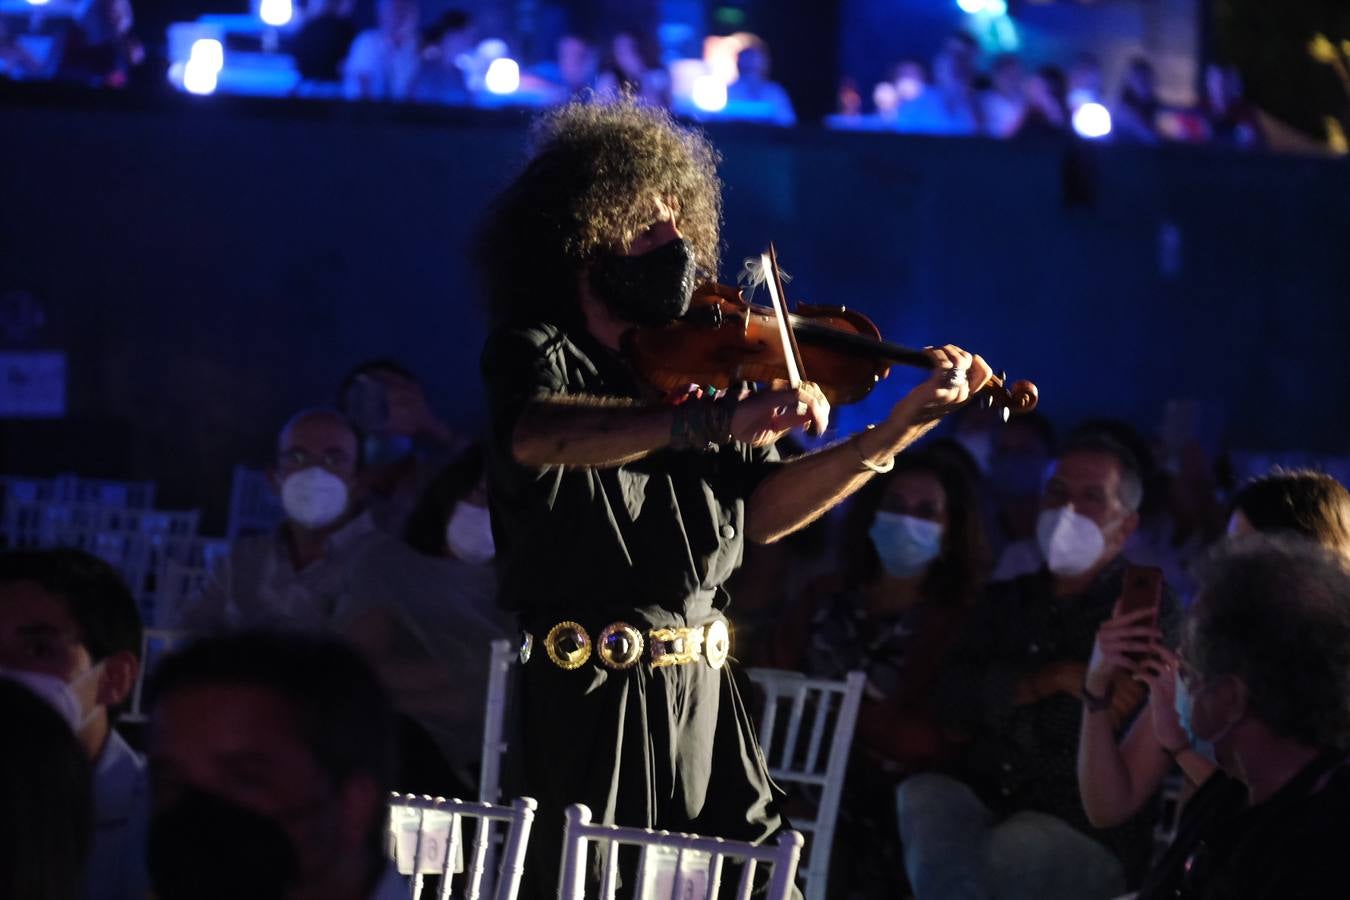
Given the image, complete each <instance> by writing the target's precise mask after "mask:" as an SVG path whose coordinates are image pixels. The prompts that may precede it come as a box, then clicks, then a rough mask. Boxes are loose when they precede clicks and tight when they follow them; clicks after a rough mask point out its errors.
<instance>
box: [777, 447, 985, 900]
mask: <svg viewBox="0 0 1350 900" xmlns="http://www.w3.org/2000/svg"><path fill="white" fill-rule="evenodd" d="M978 511H979V503H978V499H977V493H976V490H975V486H974V484H973V483H972V480H971V477H970V476H969V475H968V474H967V472H966V470H965V468H964V467H963V466H962V465H961V464H960V463H957V462H953V461H950V460H948V459H946V458H944V457H942V456H940V455H937V454H934V453H931V452H920V453H916V454H913V455H906V456H901V457H899V458H898V459H897V460H896V464H895V469H894V470H893V471H892V472H891V473H890V474H889V475H886V476H884V477H882V478H878V479H877V480H876V481H874V482H873V483H872V484H871V485H869V486H868V487H867V488H866V489H864V491H863V492H861V493H860V494H859V497H858V503H857V504H856V506H855V507H853V508H852V509H851V510H850V512H849V516H848V517H847V519H846V520H845V523H844V526H843V527H844V533H845V535H846V536H847V537H846V539H845V541H844V545H843V546H844V549H845V553H846V554H847V556H846V560H845V563H844V568H843V570H842V571H841V572H839V573H836V574H831V575H829V576H826V577H823V578H818V579H816V580H815V581H814V582H812V583H811V585H810V586H809V587H808V589H807V591H806V594H805V596H804V597H803V598H802V601H801V602H800V603H798V604H796V605H795V607H793V608H791V609H792V612H791V613H790V614H789V615H788V616H787V617H786V620H785V621H783V622H782V624H781V625H780V627H779V629H778V633H777V640H776V642H775V647H774V654H773V658H772V659H771V660H770V661H769V662H770V664H772V665H774V666H776V667H779V668H785V669H800V670H804V671H806V672H807V673H808V674H810V675H813V676H817V677H822V678H835V679H837V678H842V677H844V676H845V675H846V674H847V673H848V672H850V671H853V670H862V671H863V672H865V673H866V675H867V687H866V689H865V693H864V695H863V703H862V706H861V707H860V708H859V711H858V723H857V732H856V736H855V738H854V744H855V747H856V748H857V750H858V751H859V752H857V753H856V754H855V755H854V757H853V760H852V761H851V762H850V768H849V784H848V786H847V788H846V790H847V792H848V794H847V796H846V798H845V803H846V805H847V806H848V808H849V809H851V810H852V811H853V813H854V815H853V817H852V818H851V821H850V823H847V824H845V823H841V827H842V828H844V831H841V833H840V834H839V835H838V836H837V837H838V838H839V840H838V844H839V846H840V847H841V848H846V849H844V850H841V852H844V853H846V854H848V855H847V856H846V857H843V858H841V859H840V860H839V862H840V863H846V862H847V863H856V866H855V865H842V866H841V867H840V871H846V872H857V873H858V877H857V880H854V881H851V882H849V886H850V888H852V889H854V890H856V891H859V892H861V893H864V894H871V893H877V892H880V891H882V890H883V889H884V887H883V883H882V882H884V881H885V879H888V878H890V877H893V875H892V873H891V872H889V871H878V866H877V865H876V861H877V860H879V859H883V858H886V857H887V856H890V857H892V858H893V856H894V853H895V848H896V846H897V844H898V835H896V834H895V830H894V827H893V824H892V823H893V821H894V813H893V805H894V797H895V789H896V787H897V785H898V784H899V783H900V782H901V780H902V779H903V778H905V777H906V776H908V775H910V774H912V773H913V772H916V771H924V770H927V769H931V768H933V767H934V766H936V765H939V764H942V763H946V762H949V761H950V760H951V758H952V756H953V753H954V751H955V749H956V746H957V745H956V744H955V743H954V742H952V741H951V740H949V739H948V737H947V735H945V734H944V733H943V731H942V729H941V728H940V727H939V726H938V723H937V721H936V716H935V714H934V710H933V709H932V704H931V700H932V688H933V681H934V679H935V678H936V676H937V673H938V671H939V669H940V667H941V666H942V664H943V663H944V661H945V659H946V657H947V654H948V652H949V650H950V648H951V645H952V642H953V640H954V639H955V638H956V636H957V635H958V634H959V632H960V627H961V624H962V623H963V622H964V620H965V617H966V614H967V612H968V611H969V608H970V606H971V604H972V603H973V602H974V601H975V599H976V597H977V596H978V595H979V592H980V590H981V587H982V585H983V577H984V573H985V572H986V571H987V569H988V562H989V554H988V548H987V546H986V544H985V538H984V529H983V526H982V524H981V518H980V516H979V514H978ZM854 823H856V824H857V827H856V828H855V827H854ZM888 826H889V827H888ZM874 873H875V874H874Z"/></svg>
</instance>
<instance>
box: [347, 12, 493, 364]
mask: <svg viewBox="0 0 1350 900" xmlns="http://www.w3.org/2000/svg"><path fill="white" fill-rule="evenodd" d="M474 43H475V29H474V24H473V19H472V18H470V16H469V15H468V14H467V13H464V12H461V11H460V10H457V9H452V10H448V11H446V12H444V13H442V14H441V16H440V18H439V19H437V20H436V21H435V22H434V23H433V24H432V26H431V27H430V28H428V29H427V30H426V33H425V34H424V35H423V44H424V47H423V50H422V61H421V63H419V64H418V66H417V74H416V75H415V76H413V81H412V85H411V87H409V89H408V96H409V97H411V98H412V99H413V100H416V101H418V102H420V103H447V104H454V105H465V104H468V103H469V102H470V99H471V97H470V94H469V84H468V80H467V79H466V78H465V76H464V69H463V67H462V65H461V63H462V62H463V57H464V56H465V55H466V54H469V53H472V52H473V50H474ZM370 374H374V375H378V374H380V373H378V372H375V373H370Z"/></svg>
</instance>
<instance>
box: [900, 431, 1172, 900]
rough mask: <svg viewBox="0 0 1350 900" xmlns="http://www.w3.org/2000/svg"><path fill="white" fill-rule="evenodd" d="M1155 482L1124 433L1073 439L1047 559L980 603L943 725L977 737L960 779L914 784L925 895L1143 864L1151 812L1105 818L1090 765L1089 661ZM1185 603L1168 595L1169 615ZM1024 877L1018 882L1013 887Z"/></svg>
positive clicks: (910, 810)
mask: <svg viewBox="0 0 1350 900" xmlns="http://www.w3.org/2000/svg"><path fill="white" fill-rule="evenodd" d="M1141 493H1142V491H1141V487H1140V481H1139V475H1138V468H1137V465H1136V464H1135V462H1134V459H1133V457H1132V455H1131V454H1130V453H1129V452H1128V451H1127V450H1125V449H1124V448H1123V447H1122V446H1121V445H1119V444H1117V443H1115V442H1113V441H1110V440H1108V439H1106V438H1103V437H1082V438H1079V439H1077V440H1073V441H1071V442H1070V443H1069V444H1068V446H1067V447H1066V449H1065V451H1064V452H1063V453H1062V454H1061V456H1060V458H1059V459H1058V461H1057V462H1056V464H1055V467H1054V470H1053V472H1052V475H1051V477H1050V479H1049V482H1048V484H1047V486H1046V489H1045V491H1044V493H1043V496H1042V499H1041V507H1042V509H1041V513H1040V516H1039V518H1038V522H1037V537H1038V541H1039V543H1040V544H1041V546H1042V548H1043V552H1044V554H1045V558H1046V560H1047V565H1046V566H1045V568H1043V569H1042V570H1040V571H1039V572H1035V573H1032V574H1030V575H1025V576H1023V577H1021V578H1018V579H1016V580H1014V581H1011V582H1006V583H1003V584H996V585H993V586H991V588H990V590H989V592H988V594H987V596H986V597H985V598H984V599H983V601H982V602H981V603H980V604H979V605H978V606H977V607H976V609H975V610H974V611H973V612H972V615H971V618H970V621H969V622H968V623H967V626H966V630H965V634H964V636H963V638H962V639H961V640H960V642H959V643H958V644H957V646H956V647H955V649H954V650H953V651H952V654H951V659H952V660H953V662H952V664H951V665H950V666H949V667H948V668H947V670H946V672H945V673H944V674H943V675H942V676H941V677H940V678H939V679H938V682H937V686H936V688H935V690H934V698H935V700H934V702H935V708H936V709H937V710H938V711H939V713H940V716H941V719H942V721H943V723H944V724H945V725H946V726H947V727H949V728H952V729H955V730H958V731H962V732H964V733H966V734H968V735H970V736H971V739H970V743H969V745H968V746H967V748H966V750H965V753H964V760H963V763H962V765H961V766H960V767H959V768H958V770H957V771H958V774H959V777H949V776H946V775H928V774H925V775H919V776H916V777H914V778H912V779H909V780H907V781H906V782H904V783H903V784H902V785H901V786H900V797H899V817H900V828H901V836H902V841H903V843H904V844H905V848H906V849H905V857H906V858H905V862H906V869H907V871H908V873H909V876H910V881H911V884H912V885H913V886H914V888H915V892H916V894H917V896H918V897H919V900H927V898H929V897H934V898H940V897H952V896H1005V895H1006V896H1017V897H1022V896H1026V897H1037V898H1041V900H1053V898H1060V897H1063V898H1074V900H1090V898H1094V897H1101V898H1109V897H1115V896H1118V895H1119V894H1121V893H1123V892H1124V890H1125V888H1126V885H1127V883H1129V881H1131V880H1133V879H1134V878H1137V877H1138V876H1139V875H1140V874H1141V873H1142V869H1143V866H1144V865H1145V864H1146V863H1147V859H1148V852H1149V849H1150V823H1149V821H1148V820H1147V819H1146V817H1143V816H1138V817H1135V818H1134V819H1132V820H1130V821H1127V822H1125V823H1123V824H1122V825H1121V826H1120V827H1118V828H1116V829H1112V830H1101V829H1098V828H1095V827H1094V826H1093V825H1092V824H1091V822H1089V821H1088V819H1087V817H1086V815H1085V814H1084V811H1083V807H1082V802H1081V800H1080V798H1079V792H1078V785H1077V779H1076V772H1075V760H1076V753H1077V748H1078V727H1079V720H1080V718H1081V715H1082V711H1081V707H1080V699H1081V698H1082V696H1083V680H1084V675H1085V672H1086V670H1087V661H1088V658H1089V656H1090V655H1091V651H1092V645H1093V639H1094V637H1095V634H1096V631H1097V628H1098V626H1099V625H1100V624H1101V622H1102V621H1103V620H1105V619H1107V618H1108V617H1109V616H1110V614H1111V610H1112V607H1113V605H1114V603H1115V601H1116V598H1117V597H1118V596H1119V595H1120V587H1121V579H1122V574H1123V571H1124V568H1125V561H1124V559H1123V557H1122V555H1121V550H1122V548H1123V547H1124V545H1125V542H1126V540H1127V539H1128V538H1129V535H1130V533H1131V531H1132V530H1133V529H1134V527H1135V524H1136V523H1137V521H1138V516H1137V509H1138V505H1139V501H1140V498H1141ZM1174 613H1175V609H1174V604H1173V602H1172V601H1171V598H1170V596H1169V597H1167V598H1165V600H1164V607H1163V610H1162V618H1163V621H1164V627H1167V624H1168V623H1170V622H1171V621H1172V617H1173V615H1174ZM1127 682H1128V679H1127ZM1142 698H1143V688H1142V686H1140V685H1138V684H1137V683H1134V682H1128V684H1127V686H1125V687H1122V688H1121V689H1119V690H1118V691H1117V692H1116V694H1115V695H1114V697H1113V698H1112V699H1113V702H1114V704H1115V706H1116V709H1115V710H1114V712H1113V713H1112V719H1113V721H1114V722H1115V724H1116V725H1117V726H1119V725H1120V724H1121V723H1123V722H1124V720H1125V719H1126V718H1127V717H1128V716H1129V715H1130V714H1131V713H1132V712H1133V710H1134V708H1135V707H1136V706H1137V705H1138V704H1139V703H1140V702H1141V701H1142ZM1009 885H1014V886H1016V893H1014V894H1005V893H1004V891H1005V890H1006V886H1009ZM996 886H999V887H997V888H996Z"/></svg>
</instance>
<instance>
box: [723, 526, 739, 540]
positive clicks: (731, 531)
mask: <svg viewBox="0 0 1350 900" xmlns="http://www.w3.org/2000/svg"><path fill="white" fill-rule="evenodd" d="M735 536H736V529H735V527H733V526H731V525H723V526H722V537H724V538H726V539H727V540H731V539H732V538H734V537H735Z"/></svg>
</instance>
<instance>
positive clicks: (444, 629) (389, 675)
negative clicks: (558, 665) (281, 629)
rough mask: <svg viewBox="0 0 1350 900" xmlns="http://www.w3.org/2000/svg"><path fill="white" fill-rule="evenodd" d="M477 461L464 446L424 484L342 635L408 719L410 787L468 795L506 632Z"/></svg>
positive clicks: (360, 589) (380, 555) (359, 584)
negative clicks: (492, 652)
mask: <svg viewBox="0 0 1350 900" xmlns="http://www.w3.org/2000/svg"><path fill="white" fill-rule="evenodd" d="M494 557H495V545H494V542H493V539H492V528H491V523H490V521H489V518H488V512H487V494H486V491H485V490H484V487H483V456H482V450H481V449H480V448H479V447H477V446H472V447H470V448H469V449H468V450H467V451H466V452H465V453H463V454H462V455H461V456H460V457H459V458H458V459H457V460H455V462H453V463H451V464H450V465H449V466H447V467H446V468H445V469H444V470H443V471H442V472H441V473H440V475H439V476H438V477H437V478H436V479H435V480H434V481H433V482H432V483H431V484H430V485H429V486H428V488H427V490H426V491H425V492H424V494H423V497H422V500H421V502H419V503H418V505H417V506H416V507H415V508H414V509H413V510H412V513H411V514H410V515H409V517H408V525H407V530H406V531H405V533H404V542H403V543H391V544H387V545H383V546H381V547H380V549H379V550H377V551H376V552H375V553H374V554H373V555H372V558H371V560H370V565H368V566H364V567H363V568H362V571H361V572H360V573H358V577H357V580H356V583H355V584H354V586H353V591H352V595H353V603H352V605H351V606H350V607H348V608H347V609H346V611H345V613H344V622H343V630H344V632H345V633H346V634H347V636H348V638H349V640H351V641H352V642H354V643H355V644H356V645H357V646H358V647H360V648H361V649H362V651H363V652H364V653H365V655H366V658H367V659H368V660H369V661H370V662H371V663H372V665H374V666H375V668H376V669H377V670H378V671H379V673H380V675H381V676H382V677H383V679H384V681H385V683H386V684H387V685H388V686H389V688H390V691H391V693H392V694H393V698H394V702H395V705H396V706H397V707H398V709H399V711H400V712H401V713H403V714H404V715H405V716H406V717H407V718H408V719H409V720H411V722H415V723H416V728H417V729H418V730H420V732H421V733H420V734H413V733H412V731H411V726H410V725H409V724H408V723H407V722H405V728H404V733H403V734H402V739H403V744H404V747H405V751H406V750H408V749H409V748H411V747H414V746H417V747H420V748H421V750H419V751H417V752H416V753H410V754H409V755H410V756H411V758H410V759H405V767H404V772H403V777H404V779H405V780H407V781H408V782H409V783H408V787H407V789H408V790H417V791H420V792H424V793H440V794H449V793H451V792H457V793H458V794H463V793H465V791H466V790H468V791H470V793H472V791H471V788H470V786H471V785H472V784H473V782H474V778H475V773H476V771H477V768H476V764H477V762H478V751H479V749H480V747H481V740H479V735H480V734H481V728H482V698H483V693H484V690H485V689H486V686H487V685H486V677H487V667H488V652H489V647H490V645H491V642H492V641H493V640H496V639H498V638H504V637H507V636H508V635H510V634H511V633H512V630H511V628H510V627H509V624H508V622H507V621H506V618H505V616H503V615H502V614H501V613H500V611H499V610H498V608H497V605H496V591H497V578H496V572H495V570H494V568H493V566H492V562H493V559H494Z"/></svg>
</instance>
